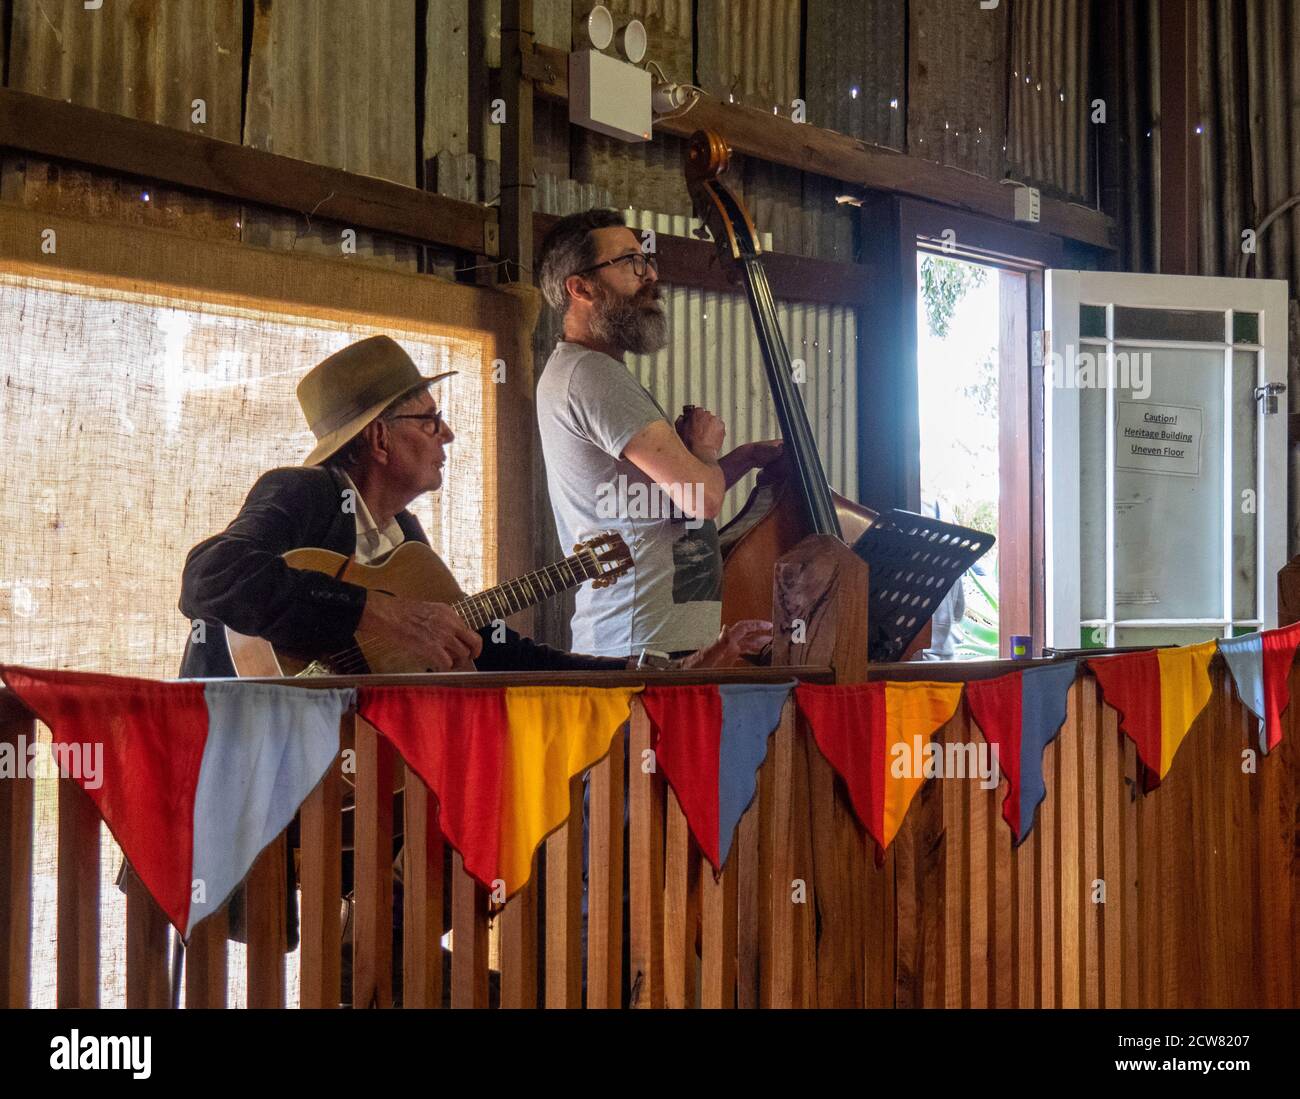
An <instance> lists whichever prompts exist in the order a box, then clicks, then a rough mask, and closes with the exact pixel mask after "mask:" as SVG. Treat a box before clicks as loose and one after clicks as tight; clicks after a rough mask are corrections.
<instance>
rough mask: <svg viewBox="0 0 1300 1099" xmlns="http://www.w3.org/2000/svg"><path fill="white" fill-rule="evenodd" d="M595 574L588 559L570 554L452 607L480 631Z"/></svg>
mask: <svg viewBox="0 0 1300 1099" xmlns="http://www.w3.org/2000/svg"><path fill="white" fill-rule="evenodd" d="M595 575H596V574H595V573H592V572H591V571H589V568H588V562H586V561H584V559H583V558H582V557H581V556H579V555H578V554H573V555H572V556H569V557H566V558H565V559H564V560H563V561H556V562H555V563H554V564H551V565H547V566H546V567H545V568H542V569H538V570H537V571H536V572H530V573H528V574H526V575H524V576H519V577H516V578H515V579H514V580H507V581H506V582H505V583H504V584H498V585H497V586H496V587H495V588H488V590H487V591H484V592H479V594H478V595H471V596H469V597H468V598H467V599H462V600H461V601H460V602H459V603H453V604H452V610H454V611H455V612H456V613H457V614H459V615H460V616H461V618H463V619H464V620H465V624H466V625H467V626H469V628H470V629H472V630H481V629H483V627H484V626H488V625H490V624H491V623H492V622H494V621H496V620H497V619H503V618H508V617H510V615H512V614H517V613H518V612H519V611H522V610H527V609H528V608H529V607H532V606H535V605H536V604H538V603H540V602H542V601H543V600H545V599H550V598H551V597H552V596H555V595H559V594H560V592H562V591H568V590H569V589H570V588H576V587H577V586H578V585H579V584H581V583H583V582H584V581H586V580H591V579H593V577H594V576H595Z"/></svg>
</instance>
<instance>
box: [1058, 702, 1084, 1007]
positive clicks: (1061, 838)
mask: <svg viewBox="0 0 1300 1099" xmlns="http://www.w3.org/2000/svg"><path fill="white" fill-rule="evenodd" d="M1081 691H1082V684H1081V683H1080V682H1079V681H1078V680H1075V682H1074V685H1073V686H1072V687H1071V688H1070V692H1069V695H1068V696H1067V697H1068V703H1067V711H1068V712H1067V716H1066V719H1065V727H1064V728H1063V729H1062V730H1061V734H1060V736H1059V737H1058V738H1057V742H1058V744H1059V745H1060V751H1059V753H1058V755H1057V771H1056V776H1057V778H1056V797H1057V800H1058V802H1059V803H1060V808H1059V817H1058V820H1059V823H1060V828H1059V830H1058V831H1057V834H1056V836H1057V844H1058V846H1059V851H1060V862H1059V863H1058V864H1057V872H1058V875H1059V876H1058V879H1057V880H1058V882H1059V884H1060V901H1061V909H1060V925H1059V926H1060V936H1061V937H1060V940H1059V942H1060V972H1061V987H1060V990H1059V991H1060V1001H1059V1002H1060V1006H1061V1007H1078V1006H1079V1004H1080V996H1079V971H1080V958H1079V937H1080V936H1079V931H1080V923H1079V914H1080V910H1081V904H1080V902H1081V899H1082V898H1081V896H1080V893H1081V891H1082V888H1083V883H1082V879H1081V877H1080V870H1079V843H1080V835H1079V820H1080V804H1081V801H1082V799H1081V797H1080V792H1079V743H1080V740H1081V723H1082V720H1083V713H1082V706H1081V702H1080V694H1081Z"/></svg>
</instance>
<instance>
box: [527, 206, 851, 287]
mask: <svg viewBox="0 0 1300 1099" xmlns="http://www.w3.org/2000/svg"><path fill="white" fill-rule="evenodd" d="M559 220H560V219H559V217H557V216H556V215H555V214H534V215H533V234H534V236H535V238H536V240H537V242H538V245H539V246H540V243H541V241H542V239H543V238H544V237H545V236H546V234H547V233H548V232H549V231H550V229H551V226H553V225H554V224H555V223H556V222H557V221H559ZM655 255H656V257H657V258H658V260H659V277H660V278H661V279H662V280H663V281H664V282H666V283H672V284H673V285H676V286H691V287H695V288H697V289H700V290H715V291H717V292H719V293H724V294H738V293H743V292H744V287H743V285H742V284H740V283H738V282H733V281H732V279H731V277H730V275H729V274H728V272H727V270H726V269H724V268H723V267H722V266H721V264H720V263H719V262H718V256H717V252H716V250H715V249H714V246H713V245H712V244H711V243H710V242H708V241H704V240H695V239H694V238H692V237H677V236H670V235H669V234H667V233H656V234H655ZM763 266H764V268H765V269H766V270H767V278H768V281H769V282H770V283H771V284H772V292H773V294H775V295H776V297H777V299H778V300H781V301H804V302H816V303H818V304H821V305H847V306H850V307H851V308H854V309H856V308H859V307H861V306H862V305H864V304H866V302H867V299H868V296H869V295H868V290H869V288H870V282H869V280H870V270H869V269H868V268H866V267H864V266H862V265H861V264H857V263H840V262H838V261H836V260H825V259H814V258H812V257H811V256H796V255H792V254H790V253H788V252H764V253H763Z"/></svg>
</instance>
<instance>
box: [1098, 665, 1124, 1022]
mask: <svg viewBox="0 0 1300 1099" xmlns="http://www.w3.org/2000/svg"><path fill="white" fill-rule="evenodd" d="M1087 688H1088V689H1090V690H1091V691H1092V694H1093V697H1094V699H1095V698H1096V696H1097V686H1096V681H1095V680H1093V679H1092V678H1091V677H1089V678H1088V680H1087ZM1096 705H1097V706H1098V708H1099V709H1100V711H1101V712H1100V714H1099V717H1100V726H1099V729H1100V731H1099V733H1098V738H1099V744H1098V748H1099V755H1100V756H1101V793H1100V795H1099V797H1100V801H1101V813H1102V822H1101V833H1102V836H1101V844H1102V854H1101V858H1102V873H1101V876H1102V877H1103V878H1104V879H1105V882H1106V903H1105V904H1103V905H1102V906H1101V916H1102V935H1101V939H1102V955H1103V959H1104V973H1103V981H1102V987H1103V992H1104V995H1103V1006H1104V1007H1123V1006H1124V988H1123V977H1122V974H1123V965H1124V956H1123V950H1124V937H1123V929H1124V919H1125V917H1126V916H1128V915H1130V914H1129V913H1128V912H1127V911H1126V906H1125V900H1126V898H1125V892H1124V868H1123V861H1122V857H1121V852H1122V850H1123V835H1122V831H1121V827H1122V825H1121V821H1122V818H1123V812H1124V801H1125V800H1126V798H1127V794H1128V790H1127V788H1126V787H1125V785H1124V770H1123V766H1122V763H1121V761H1122V759H1123V751H1122V749H1121V747H1120V743H1119V728H1118V724H1117V721H1116V716H1115V711H1114V710H1113V709H1111V708H1110V707H1109V706H1105V705H1102V704H1101V703H1100V702H1099V701H1098V702H1097V703H1096ZM1134 915H1135V914H1134Z"/></svg>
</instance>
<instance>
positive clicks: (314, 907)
mask: <svg viewBox="0 0 1300 1099" xmlns="http://www.w3.org/2000/svg"><path fill="white" fill-rule="evenodd" d="M343 721H345V722H351V721H352V715H351V714H347V715H345V716H344V717H343ZM340 768H341V764H340V762H339V760H337V759H336V760H335V762H334V763H333V764H331V765H330V768H329V770H328V771H326V772H325V777H324V778H322V779H321V781H320V785H319V786H317V787H316V789H315V790H313V791H312V792H311V794H310V795H308V797H307V800H306V801H305V802H303V806H302V811H301V814H300V816H299V821H300V828H299V833H300V839H301V843H302V866H301V874H302V928H301V941H302V962H301V967H300V972H301V981H302V990H301V996H300V999H299V1002H300V1003H301V1004H302V1006H303V1007H333V1008H337V1007H338V1006H339V996H340V994H341V992H342V983H341V982H342V975H341V972H340V971H341V968H342V946H343V927H342V919H341V913H340V910H341V907H342V897H343V863H342V848H343V818H342V805H343V775H342V771H341V769H340Z"/></svg>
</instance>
